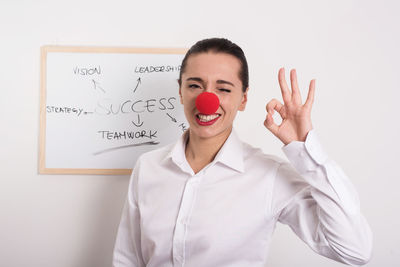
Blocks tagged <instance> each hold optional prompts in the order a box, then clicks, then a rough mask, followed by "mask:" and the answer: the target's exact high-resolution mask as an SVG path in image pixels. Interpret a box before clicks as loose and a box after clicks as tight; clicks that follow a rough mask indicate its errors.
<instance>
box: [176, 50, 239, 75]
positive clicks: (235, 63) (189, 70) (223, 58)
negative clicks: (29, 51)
mask: <svg viewBox="0 0 400 267" xmlns="http://www.w3.org/2000/svg"><path fill="white" fill-rule="evenodd" d="M240 68H241V64H240V61H239V59H237V58H236V57H234V56H232V55H230V54H226V53H215V52H208V53H199V54H194V55H191V56H189V58H188V60H187V62H186V68H185V72H184V73H183V74H182V76H186V77H187V76H196V77H204V78H208V79H212V78H217V79H222V78H225V79H228V78H229V79H230V80H234V81H236V82H240V79H239V72H240Z"/></svg>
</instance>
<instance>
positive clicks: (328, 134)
mask: <svg viewBox="0 0 400 267" xmlns="http://www.w3.org/2000/svg"><path fill="white" fill-rule="evenodd" d="M154 2H155V1H128V0H115V1H105V0H96V1H94V0H93V1H92V0H90V1H82V0H81V1H77V0H70V1H50V0H49V1H22V0H14V1H12V0H8V1H7V0H2V1H1V2H0V38H1V41H0V48H1V49H0V87H1V96H0V127H1V130H0V150H1V152H2V153H0V166H1V169H0V190H1V192H0V216H1V217H0V266H7V267H14V266H15V267H23V266H35V267H36V266H40V267H53V266H58V267H70V266H74V267H75V266H76V267H91V266H95V267H102V266H110V262H111V257H112V249H113V245H114V238H115V234H116V230H117V227H118V223H119V217H120V213H121V209H122V205H123V202H124V199H125V196H126V191H127V184H128V178H129V177H128V176H95V175H87V176H82V175H38V167H37V166H38V132H39V64H40V53H39V52H40V51H39V48H40V46H41V45H45V44H50V45H95V46H140V47H143V46H145V47H147V46H149V47H188V46H190V45H191V44H193V43H194V42H195V41H197V40H199V39H202V38H205V37H214V36H224V37H227V38H230V39H231V40H233V41H234V42H236V43H238V44H239V45H241V46H242V48H243V49H244V50H245V52H246V54H247V56H248V60H249V64H250V82H251V92H250V100H249V105H248V108H247V110H246V112H244V113H243V114H240V115H239V116H238V118H237V121H236V127H237V130H238V132H239V134H240V135H241V137H242V139H244V140H246V141H248V142H250V143H251V144H253V145H256V146H260V147H262V148H263V149H264V150H265V151H266V152H268V153H274V154H278V155H280V156H283V154H282V153H281V151H280V147H281V144H280V142H279V141H278V140H276V139H275V138H274V137H273V136H272V135H271V134H270V133H269V132H267V130H266V129H265V128H264V127H263V125H262V122H263V120H264V116H265V111H264V106H265V103H266V102H267V101H268V100H269V99H271V98H272V97H278V98H279V97H280V95H279V94H280V91H279V87H278V83H277V70H278V68H279V67H281V66H285V67H286V68H287V69H289V68H291V67H296V68H297V70H298V74H299V78H300V83H301V86H302V90H303V95H304V94H305V93H306V90H307V85H308V81H309V80H310V79H312V78H317V92H316V93H317V95H316V102H315V106H314V111H313V122H314V126H315V128H316V129H317V132H318V133H319V136H320V139H321V140H322V142H323V144H324V147H325V149H326V150H327V151H328V153H329V154H330V155H331V157H333V158H334V159H336V161H337V162H338V163H339V164H340V165H341V166H342V167H343V168H344V169H345V171H346V172H347V174H348V175H349V176H350V178H351V179H352V181H353V182H354V184H355V185H356V187H357V188H358V191H359V194H360V198H361V201H362V203H361V204H362V211H363V213H364V214H365V216H366V217H367V219H368V221H369V222H370V224H371V227H372V229H373V232H374V238H375V248H374V258H373V259H372V261H371V262H370V263H369V264H368V265H367V266H371V267H372V266H375V267H378V266H379V267H381V266H385V267H390V266H395V264H396V263H397V264H398V263H399V262H400V250H399V243H400V235H399V233H398V231H397V227H398V225H400V218H399V217H400V216H398V212H399V206H398V203H400V194H399V193H398V188H399V186H400V182H399V179H400V176H399V174H398V172H397V167H398V165H399V163H398V158H399V157H398V155H397V154H398V151H400V145H399V141H398V139H399V136H400V126H399V122H400V120H399V118H398V115H400V108H399V104H398V103H399V98H400V93H399V90H400V87H399V70H400V67H399V62H400V52H399V47H400V34H399V33H400V30H399V25H400V18H399V16H398V14H399V11H400V4H398V2H396V1H382V0H381V1H355V0H340V1H338V0H336V1H322V0H314V1H311V0H308V1H237V2H234V1H232V0H231V1H215V0H212V1H208V0H207V1H205V0H202V1H172V0H170V1H159V3H157V4H155V3H154ZM249 3H251V4H249ZM77 149H79V148H77ZM268 266H278V267H279V266H286V267H289V266H328V267H329V266H341V264H338V263H335V262H332V261H329V260H327V259H325V258H323V257H321V256H318V255H316V254H314V253H313V252H311V250H310V249H308V248H307V247H306V246H305V245H304V244H303V243H302V242H301V241H300V240H299V239H298V238H297V237H296V236H295V235H294V234H293V233H292V232H291V231H290V230H289V229H288V228H287V227H284V226H280V227H278V228H277V232H276V234H275V235H274V240H273V243H272V250H271V252H270V260H269V264H268Z"/></svg>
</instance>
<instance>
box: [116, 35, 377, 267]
mask: <svg viewBox="0 0 400 267" xmlns="http://www.w3.org/2000/svg"><path fill="white" fill-rule="evenodd" d="M278 79H279V85H280V87H281V93H282V97H283V102H284V103H281V102H280V101H278V100H276V99H273V100H271V101H270V102H269V103H268V104H267V105H266V109H267V115H266V118H265V121H264V125H265V127H266V128H267V129H268V130H269V131H270V132H272V133H273V134H274V135H275V136H276V137H277V138H279V139H280V140H281V141H282V142H283V143H284V144H285V146H284V147H283V152H284V153H285V155H286V156H287V158H288V160H289V162H288V161H285V160H282V159H277V158H276V157H274V156H271V155H268V154H264V153H263V152H262V151H261V150H260V149H257V148H254V147H251V146H250V145H248V144H246V143H244V142H242V141H241V140H240V139H239V138H238V136H237V135H236V133H235V131H234V130H233V126H232V125H233V121H234V119H235V116H236V114H237V112H238V111H244V110H245V107H246V104H247V94H248V92H249V88H248V67H247V62H246V59H245V56H244V53H243V51H242V49H241V48H240V47H239V46H237V45H236V44H234V43H232V42H231V41H229V40H227V39H222V38H213V39H206V40H202V41H199V42H198V43H196V44H195V45H194V46H193V47H192V48H191V49H190V50H189V51H188V53H187V54H186V56H185V58H184V60H183V62H182V67H181V72H180V77H179V95H180V102H181V103H182V104H183V107H184V111H185V116H186V119H187V121H188V122H189V125H190V128H189V129H188V130H187V131H186V132H185V133H184V134H183V135H182V136H181V138H180V139H179V140H178V141H177V142H176V143H175V144H171V145H169V146H166V147H164V148H161V149H157V150H153V151H151V152H148V153H145V154H143V155H142V156H141V157H140V158H139V160H138V161H137V163H136V166H135V168H134V170H133V173H132V177H131V180H130V184H129V191H128V197H127V201H126V204H125V208H124V212H123V215H122V219H121V223H120V227H119V230H118V235H117V240H116V243H115V248H114V259H113V265H114V266H193V267H198V266H219V267H221V266H222V267H223V266H243V267H247V266H252V267H258V266H260V267H261V266H265V264H266V261H267V251H268V249H269V243H270V242H269V241H270V239H271V236H272V233H273V230H274V229H275V225H276V223H277V222H281V223H284V224H287V225H289V226H290V227H291V228H292V229H293V231H294V233H295V234H296V235H298V236H299V238H301V239H302V240H303V241H304V242H306V243H307V245H308V246H309V247H310V248H311V249H312V250H314V251H315V252H317V253H319V254H321V255H323V256H326V257H329V258H331V259H334V260H336V261H340V262H343V263H346V264H353V265H362V264H365V263H366V262H368V260H369V259H370V256H371V249H372V234H371V231H370V228H369V226H368V223H367V222H366V220H365V219H364V217H363V216H362V214H361V213H360V210H359V203H358V197H357V192H356V191H355V189H354V187H353V186H352V184H351V182H350V180H349V179H348V178H347V177H346V175H345V174H344V172H343V171H342V170H341V169H340V167H339V166H338V165H337V164H336V163H335V162H334V161H332V160H331V159H329V157H328V156H327V155H326V154H325V153H324V151H323V150H322V146H321V144H320V143H319V141H318V139H317V136H316V135H315V132H314V130H313V127H312V124H311V107H312V103H313V100H314V90H315V81H314V80H312V81H311V82H310V88H309V93H308V96H307V100H306V101H305V103H304V104H303V103H302V100H301V96H300V90H299V88H298V85H297V74H296V71H295V70H292V71H291V73H290V81H291V90H290V89H289V87H288V85H287V83H286V79H285V71H284V69H280V70H279V74H278ZM203 98H204V99H203ZM275 111H277V112H278V113H279V115H280V116H281V117H282V123H281V124H280V125H277V124H276V123H275V122H274V120H273V117H272V115H273V113H274V112H275Z"/></svg>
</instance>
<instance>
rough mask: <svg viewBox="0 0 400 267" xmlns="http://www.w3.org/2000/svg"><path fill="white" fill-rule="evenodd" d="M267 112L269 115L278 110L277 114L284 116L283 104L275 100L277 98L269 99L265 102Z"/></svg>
mask: <svg viewBox="0 0 400 267" xmlns="http://www.w3.org/2000/svg"><path fill="white" fill-rule="evenodd" d="M266 109H267V112H268V113H270V114H271V115H274V111H275V110H276V111H278V113H279V115H281V117H282V118H284V117H285V114H284V112H283V110H284V109H283V104H282V103H281V102H280V101H279V100H277V99H272V100H271V101H269V102H268V104H267V107H266Z"/></svg>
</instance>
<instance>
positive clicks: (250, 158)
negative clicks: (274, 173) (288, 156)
mask: <svg viewBox="0 0 400 267" xmlns="http://www.w3.org/2000/svg"><path fill="white" fill-rule="evenodd" d="M242 148H243V160H244V161H245V162H246V163H253V164H262V166H269V167H274V168H279V166H280V165H281V164H284V163H286V162H287V161H285V160H284V159H282V158H280V157H278V156H275V155H272V154H267V153H264V152H263V151H262V150H261V148H258V147H253V146H252V145H250V144H248V143H246V142H242Z"/></svg>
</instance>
